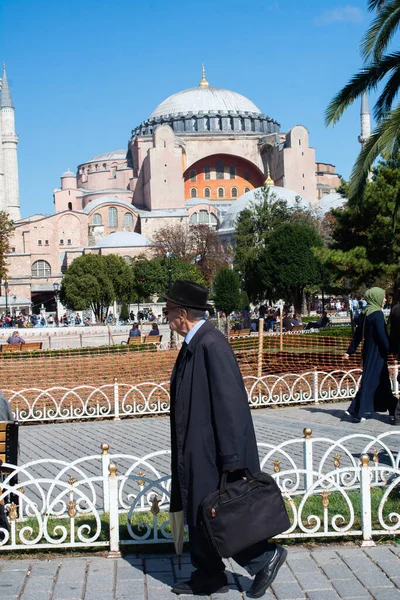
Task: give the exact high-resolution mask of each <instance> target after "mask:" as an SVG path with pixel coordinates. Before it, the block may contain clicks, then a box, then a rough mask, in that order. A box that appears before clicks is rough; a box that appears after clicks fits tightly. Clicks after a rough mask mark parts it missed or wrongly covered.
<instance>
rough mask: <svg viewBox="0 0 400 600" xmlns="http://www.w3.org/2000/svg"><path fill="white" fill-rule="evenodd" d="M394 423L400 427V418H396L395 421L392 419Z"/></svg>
mask: <svg viewBox="0 0 400 600" xmlns="http://www.w3.org/2000/svg"><path fill="white" fill-rule="evenodd" d="M392 425H394V426H397V427H400V419H394V421H392Z"/></svg>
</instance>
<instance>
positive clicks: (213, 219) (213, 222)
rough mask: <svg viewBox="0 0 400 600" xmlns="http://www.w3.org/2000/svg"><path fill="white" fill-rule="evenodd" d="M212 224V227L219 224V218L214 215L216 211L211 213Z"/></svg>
mask: <svg viewBox="0 0 400 600" xmlns="http://www.w3.org/2000/svg"><path fill="white" fill-rule="evenodd" d="M210 225H211V227H217V226H218V219H217V217H216V216H215V215H214V213H210Z"/></svg>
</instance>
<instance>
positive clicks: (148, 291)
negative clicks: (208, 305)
mask: <svg viewBox="0 0 400 600" xmlns="http://www.w3.org/2000/svg"><path fill="white" fill-rule="evenodd" d="M168 268H169V263H168V260H167V259H165V258H152V259H147V258H146V257H145V256H140V257H138V258H136V259H135V260H134V261H133V262H132V270H133V289H134V292H133V296H134V297H135V299H136V300H138V301H140V300H145V299H147V298H149V297H150V296H155V295H157V296H159V295H160V294H164V293H165V292H166V291H167V290H168V279H169V277H168ZM171 275H172V282H174V281H175V280H176V279H188V280H190V281H195V282H196V283H201V284H202V285H204V284H205V281H204V277H203V275H202V273H201V271H200V270H199V269H198V267H197V266H196V265H193V264H187V263H186V262H184V261H182V260H180V259H178V258H172V259H171Z"/></svg>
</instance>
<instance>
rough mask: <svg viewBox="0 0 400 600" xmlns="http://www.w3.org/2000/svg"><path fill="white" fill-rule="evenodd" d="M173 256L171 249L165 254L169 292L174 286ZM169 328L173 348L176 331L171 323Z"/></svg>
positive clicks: (170, 342)
mask: <svg viewBox="0 0 400 600" xmlns="http://www.w3.org/2000/svg"><path fill="white" fill-rule="evenodd" d="M172 257H173V254H172V252H170V251H168V252H167V253H166V255H165V258H166V259H167V269H168V292H170V291H171V287H172ZM167 316H168V315H167ZM169 329H170V333H169V345H170V348H173V345H174V332H173V331H172V329H171V325H170V327H169Z"/></svg>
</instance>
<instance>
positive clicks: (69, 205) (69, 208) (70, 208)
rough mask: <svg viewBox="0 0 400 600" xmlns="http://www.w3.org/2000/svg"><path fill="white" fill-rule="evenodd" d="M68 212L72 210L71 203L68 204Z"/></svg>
mask: <svg viewBox="0 0 400 600" xmlns="http://www.w3.org/2000/svg"><path fill="white" fill-rule="evenodd" d="M68 210H72V202H68Z"/></svg>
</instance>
